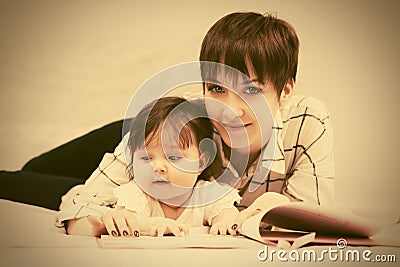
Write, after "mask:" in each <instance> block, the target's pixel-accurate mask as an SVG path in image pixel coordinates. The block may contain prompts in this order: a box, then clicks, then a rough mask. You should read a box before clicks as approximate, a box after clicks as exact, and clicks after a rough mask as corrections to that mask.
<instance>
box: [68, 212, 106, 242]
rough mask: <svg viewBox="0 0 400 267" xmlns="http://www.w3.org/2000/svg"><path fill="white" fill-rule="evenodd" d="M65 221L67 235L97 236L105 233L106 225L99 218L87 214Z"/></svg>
mask: <svg viewBox="0 0 400 267" xmlns="http://www.w3.org/2000/svg"><path fill="white" fill-rule="evenodd" d="M65 223H66V230H67V233H68V234H69V235H84V236H97V237H99V236H100V235H102V234H106V233H107V231H106V227H105V225H104V223H103V221H102V220H101V218H99V217H96V216H88V217H83V218H79V219H73V220H69V221H67V222H65Z"/></svg>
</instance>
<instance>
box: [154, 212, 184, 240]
mask: <svg viewBox="0 0 400 267" xmlns="http://www.w3.org/2000/svg"><path fill="white" fill-rule="evenodd" d="M148 223H149V233H148V235H150V236H163V235H164V234H173V235H174V236H182V234H183V235H188V234H189V228H188V227H187V226H186V225H185V224H182V223H178V222H177V221H175V220H172V219H168V218H164V217H150V218H148Z"/></svg>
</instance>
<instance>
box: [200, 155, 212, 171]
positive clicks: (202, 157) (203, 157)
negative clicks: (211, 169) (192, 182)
mask: <svg viewBox="0 0 400 267" xmlns="http://www.w3.org/2000/svg"><path fill="white" fill-rule="evenodd" d="M209 161H210V155H209V154H208V152H203V153H201V155H200V159H199V170H200V172H202V171H204V169H205V168H207V167H208V162H209Z"/></svg>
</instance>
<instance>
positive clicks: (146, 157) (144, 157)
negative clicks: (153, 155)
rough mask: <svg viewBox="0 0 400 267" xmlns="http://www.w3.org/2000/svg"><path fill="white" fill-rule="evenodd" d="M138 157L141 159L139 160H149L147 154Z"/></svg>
mask: <svg viewBox="0 0 400 267" xmlns="http://www.w3.org/2000/svg"><path fill="white" fill-rule="evenodd" d="M140 159H141V160H144V161H149V160H150V157H148V156H143V157H140Z"/></svg>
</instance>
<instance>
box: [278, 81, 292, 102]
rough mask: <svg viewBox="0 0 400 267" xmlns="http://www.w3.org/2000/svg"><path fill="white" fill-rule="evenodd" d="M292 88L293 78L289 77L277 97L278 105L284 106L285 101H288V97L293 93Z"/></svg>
mask: <svg viewBox="0 0 400 267" xmlns="http://www.w3.org/2000/svg"><path fill="white" fill-rule="evenodd" d="M293 89H294V80H293V78H290V79H289V80H288V81H287V83H286V84H285V86H284V87H283V90H282V92H281V96H280V97H279V105H280V106H284V105H286V103H287V102H289V99H290V98H291V97H292V95H293Z"/></svg>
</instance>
